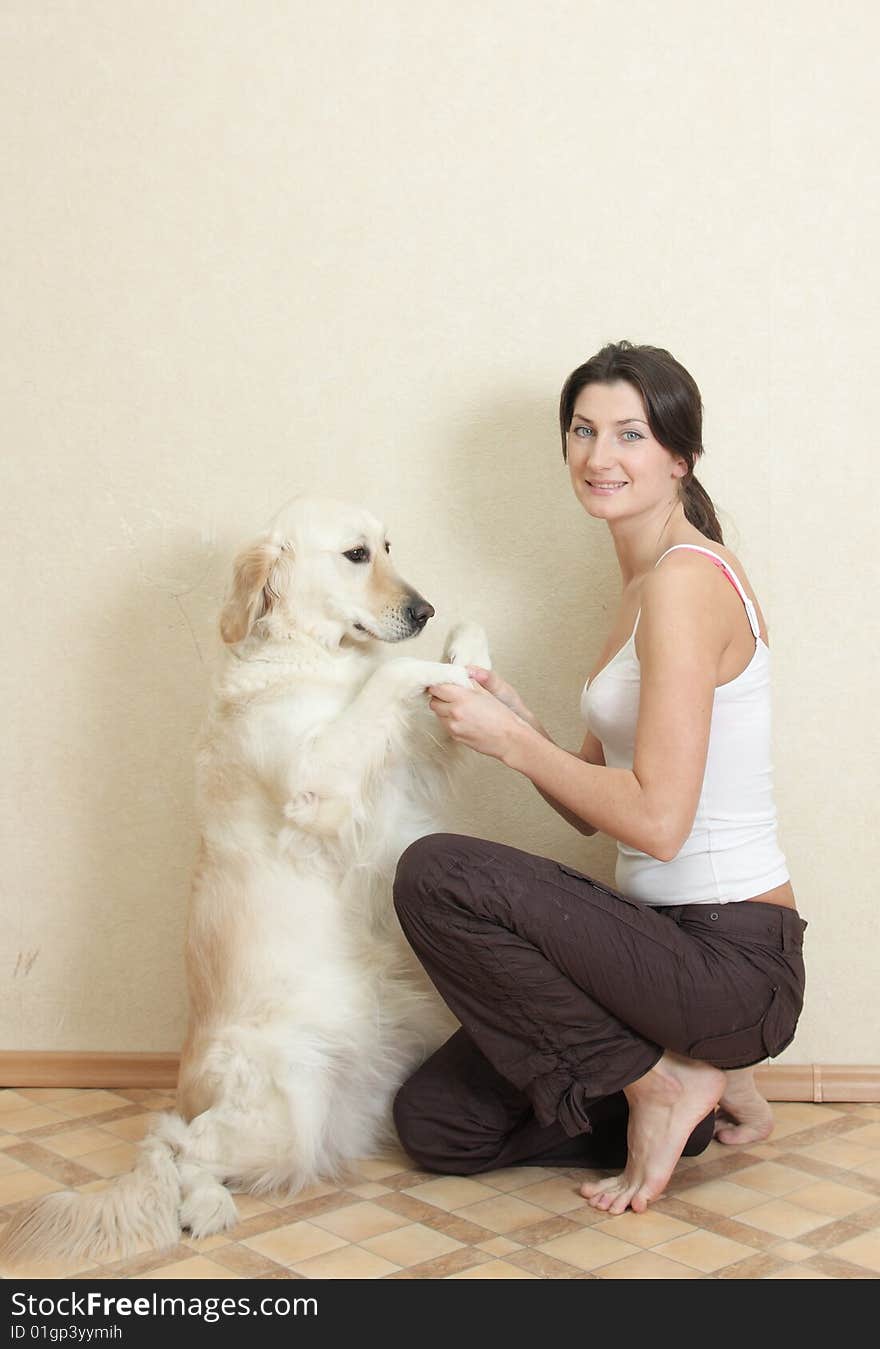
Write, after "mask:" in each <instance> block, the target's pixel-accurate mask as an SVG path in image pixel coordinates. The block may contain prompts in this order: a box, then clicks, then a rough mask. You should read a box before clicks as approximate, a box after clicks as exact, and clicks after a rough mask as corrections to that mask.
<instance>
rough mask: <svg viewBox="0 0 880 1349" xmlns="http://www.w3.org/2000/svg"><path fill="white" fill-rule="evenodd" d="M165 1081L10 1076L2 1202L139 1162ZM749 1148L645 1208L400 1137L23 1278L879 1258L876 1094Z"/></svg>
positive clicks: (684, 1166)
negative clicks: (614, 1209) (437, 1155)
mask: <svg viewBox="0 0 880 1349" xmlns="http://www.w3.org/2000/svg"><path fill="white" fill-rule="evenodd" d="M172 1103H173V1097H172V1096H171V1095H169V1094H168V1093H165V1092H161V1091H127V1090H126V1091H122V1090H120V1091H113V1092H109V1091H62V1090H30V1089H21V1090H17V1091H2V1092H0V1219H3V1220H5V1218H6V1217H8V1216H10V1215H11V1214H12V1213H13V1212H14V1210H15V1208H16V1206H17V1204H19V1203H20V1202H21V1201H23V1200H25V1199H29V1198H32V1197H34V1196H36V1195H41V1194H47V1193H49V1191H51V1190H58V1189H62V1188H64V1187H65V1186H73V1187H75V1188H77V1189H80V1190H88V1189H96V1188H98V1187H100V1186H103V1185H105V1184H107V1178H109V1177H112V1176H115V1175H117V1174H118V1173H120V1172H123V1171H127V1170H128V1169H129V1167H130V1165H131V1161H132V1156H133V1153H134V1144H135V1141H136V1140H137V1139H138V1138H140V1137H141V1135H142V1134H143V1131H144V1129H145V1127H146V1125H147V1123H148V1121H149V1118H150V1112H151V1111H153V1110H159V1109H165V1108H167V1107H168V1106H169V1105H171V1104H172ZM774 1113H775V1115H776V1129H775V1132H774V1134H773V1135H772V1137H771V1138H770V1139H769V1140H768V1141H767V1142H766V1143H761V1144H756V1145H755V1146H753V1147H751V1148H748V1149H737V1148H729V1147H724V1146H722V1145H721V1144H720V1143H712V1144H710V1146H709V1149H708V1150H707V1151H706V1152H705V1153H703V1155H702V1156H700V1157H693V1158H685V1159H684V1160H683V1161H682V1162H681V1163H680V1164H679V1167H678V1168H677V1170H676V1173H675V1175H674V1176H673V1179H672V1181H671V1183H670V1185H669V1188H668V1190H667V1192H666V1194H665V1196H664V1197H663V1198H662V1199H660V1200H658V1201H657V1202H656V1203H655V1204H653V1205H652V1207H651V1208H650V1210H649V1211H648V1212H647V1213H646V1214H633V1213H625V1214H623V1215H621V1216H620V1217H616V1218H608V1217H607V1216H605V1215H604V1214H602V1213H597V1212H596V1211H595V1210H593V1209H591V1208H590V1207H589V1206H588V1205H587V1204H586V1203H585V1202H584V1200H583V1199H581V1198H580V1196H579V1195H578V1193H577V1181H578V1180H582V1179H584V1178H585V1177H586V1176H587V1175H589V1174H594V1175H595V1174H599V1173H588V1172H584V1171H572V1170H566V1169H562V1168H537V1167H528V1168H523V1167H517V1168H513V1169H510V1170H507V1171H496V1172H494V1173H492V1174H490V1175H487V1176H485V1177H484V1178H481V1179H469V1178H463V1177H455V1176H448V1177H439V1176H436V1175H428V1174H426V1173H425V1172H421V1171H417V1170H415V1168H414V1167H413V1166H412V1164H411V1163H410V1162H409V1161H408V1159H407V1158H406V1156H405V1155H404V1154H403V1153H401V1152H396V1153H393V1154H389V1155H388V1156H386V1157H382V1158H370V1159H368V1160H364V1161H362V1162H359V1163H358V1164H357V1168H356V1174H353V1175H352V1177H351V1180H350V1181H349V1182H348V1183H347V1184H346V1185H345V1186H344V1187H337V1186H331V1185H317V1186H314V1187H313V1188H312V1189H310V1190H309V1191H308V1192H306V1193H302V1194H300V1195H298V1196H297V1197H296V1198H295V1199H294V1200H293V1201H289V1200H286V1199H283V1198H277V1199H275V1198H273V1199H272V1200H267V1199H264V1198H263V1199H254V1198H251V1197H250V1196H248V1195H240V1196H238V1198H237V1203H238V1207H239V1212H240V1214H241V1222H240V1223H239V1225H238V1226H237V1227H236V1228H234V1229H233V1230H232V1231H230V1232H226V1233H224V1234H223V1235H222V1236H219V1237H212V1238H209V1239H207V1240H204V1241H200V1242H194V1241H189V1240H184V1241H182V1242H181V1243H180V1244H179V1245H178V1246H176V1247H174V1248H173V1249H172V1250H165V1251H161V1252H156V1251H152V1250H146V1251H143V1252H141V1253H139V1254H137V1255H135V1256H134V1257H131V1258H129V1259H127V1260H124V1261H118V1262H115V1263H108V1264H102V1265H95V1264H88V1265H80V1266H79V1267H76V1268H74V1267H72V1266H70V1265H66V1266H65V1265H61V1264H59V1263H54V1264H52V1265H42V1266H40V1267H36V1266H27V1267H22V1268H19V1269H17V1270H15V1271H14V1272H11V1274H10V1276H11V1277H14V1278H23V1279H33V1278H67V1277H82V1278H91V1279H95V1278H100V1279H138V1278H148V1279H160V1278H161V1279H177V1278H195V1279H310V1278H318V1279H333V1278H345V1279H351V1278H358V1279H873V1278H877V1277H878V1275H880V1105H850V1104H833V1105H809V1104H800V1103H791V1102H789V1103H784V1104H777V1105H776V1106H774Z"/></svg>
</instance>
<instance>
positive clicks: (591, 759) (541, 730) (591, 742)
mask: <svg viewBox="0 0 880 1349" xmlns="http://www.w3.org/2000/svg"><path fill="white" fill-rule="evenodd" d="M468 673H469V674H470V676H471V678H472V679H474V680H475V681H476V682H477V683H478V684H479V685H480V686H481V687H482V688H484V689H486V690H487V691H488V692H489V693H491V694H492V695H493V697H495V698H498V699H499V701H500V702H502V703H504V706H505V707H509V708H510V709H511V711H512V712H515V713H516V715H517V716H518V717H519V718H520V720H522V721H524V722H526V723H527V725H529V726H531V727H532V729H533V730H535V731H537V732H538V734H539V735H542V736H543V737H544V739H545V740H549V741H550V743H551V744H555V743H556V742H555V740H554V739H553V737H552V735H551V734H550V732H549V731H548V730H546V728H545V727H544V726H542V725H541V723H540V722H539V720H538V718H537V717H536V716H535V714H534V712H532V711H531V710H530V709H529V708H528V707H526V705H525V703H524V702H523V700H522V698H521V697H520V695H519V694H518V693H517V691H516V689H515V688H514V687H513V685H512V684H508V683H507V681H506V680H504V679H502V678H501V676H500V675H499V674H498V673H497V671H495V670H485V669H483V668H482V667H481V666H474V665H469V666H468ZM565 752H566V753H568V752H569V751H565ZM572 757H573V758H578V759H583V760H584V762H585V763H592V764H604V763H605V754H604V751H603V749H602V743H601V741H599V740H597V739H596V737H595V736H594V735H590V734H589V733H588V734H587V735H586V737H585V738H584V743H583V744H582V745H581V747H580V750H579V752H578V753H577V754H576V755H572ZM534 785H535V788H536V790H537V791H538V792H539V794H540V795H541V796H543V798H544V800H545V801H546V802H547V805H548V806H552V808H553V809H554V810H555V811H556V813H557V815H561V816H562V818H563V819H564V820H565V821H566V823H567V824H570V825H571V826H572V828H573V829H576V830H577V831H578V833H579V834H583V835H584V836H585V837H587V838H588V837H589V836H590V835H591V834H595V833H596V829H595V828H594V826H593V825H591V824H588V823H587V821H586V820H582V819H580V817H579V816H577V815H574V814H573V813H572V812H571V811H570V810H567V809H566V808H565V806H563V805H560V803H559V802H558V801H557V800H556V798H555V797H553V796H550V795H549V793H548V792H545V791H542V790H541V788H540V787H538V786H537V784H534Z"/></svg>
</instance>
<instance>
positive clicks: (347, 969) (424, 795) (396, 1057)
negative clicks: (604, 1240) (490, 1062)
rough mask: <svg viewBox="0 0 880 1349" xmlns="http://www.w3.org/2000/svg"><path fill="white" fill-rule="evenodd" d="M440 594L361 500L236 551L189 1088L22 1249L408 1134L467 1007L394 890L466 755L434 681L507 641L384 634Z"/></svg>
mask: <svg viewBox="0 0 880 1349" xmlns="http://www.w3.org/2000/svg"><path fill="white" fill-rule="evenodd" d="M433 612H434V610H433V609H432V607H431V605H430V604H428V603H427V601H426V600H424V599H423V598H422V596H421V595H419V594H418V593H417V592H416V591H415V590H414V589H413V588H412V587H411V586H410V585H408V584H407V583H406V582H405V581H403V580H402V579H401V577H400V576H398V574H397V573H396V572H395V570H394V568H393V565H392V562H391V559H390V557H389V544H388V540H387V538H386V535H385V530H384V529H383V527H382V525H381V524H380V523H379V522H378V521H377V520H375V519H374V518H373V517H372V516H371V515H369V514H367V513H366V512H365V511H364V510H361V509H359V508H357V507H355V506H351V505H348V504H345V503H342V502H337V501H329V500H318V499H310V498H299V499H296V500H295V501H293V502H291V503H289V505H288V506H287V507H286V508H285V509H284V510H283V511H282V512H281V513H280V515H279V516H278V518H277V520H276V522H275V527H274V528H273V529H272V531H271V532H270V533H268V534H267V535H266V536H264V537H263V538H260V539H259V540H258V541H257V542H255V543H253V544H252V545H251V546H250V547H249V548H247V549H246V550H245V551H244V552H243V553H242V554H241V555H240V556H239V558H238V559H237V561H236V564H235V569H234V578H233V582H232V587H231V591H230V594H229V598H228V601H227V603H226V606H225V608H224V609H223V612H222V615H221V620H220V631H221V635H222V637H223V640H224V642H225V643H226V652H227V654H226V656H225V662H224V664H223V667H222V669H221V670H220V672H219V674H218V677H217V679H216V681H215V688H214V693H213V701H212V706H211V708H210V711H209V713H208V717H207V722H206V725H205V728H204V731H203V734H202V737H201V741H200V744H199V748H198V753H197V800H198V806H199V815H200V825H201V846H200V851H199V858H198V862H197V866H196V869H195V876H194V882H193V888H192V895H191V900H190V910H189V919H188V931H187V943H186V963H187V979H188V991H189V1004H190V1017H189V1026H188V1031H187V1036H186V1043H185V1045H184V1049H183V1054H182V1059H181V1066H180V1076H179V1081H178V1096H177V1102H176V1104H177V1109H176V1111H175V1112H173V1113H166V1114H163V1115H160V1116H159V1117H158V1118H157V1120H156V1122H155V1125H154V1127H153V1129H152V1131H151V1133H150V1134H149V1135H148V1136H147V1138H146V1139H145V1140H144V1141H143V1142H142V1143H141V1144H140V1147H139V1151H138V1157H137V1161H136V1165H135V1169H134V1170H133V1171H132V1172H130V1173H129V1174H128V1175H124V1176H121V1177H119V1178H118V1179H117V1180H115V1181H114V1182H113V1183H112V1184H111V1185H110V1186H109V1187H108V1188H107V1189H105V1190H103V1191H100V1192H97V1193H93V1194H79V1193H76V1192H61V1193H58V1194H50V1195H48V1196H46V1197H45V1198H43V1199H41V1200H38V1201H36V1202H35V1203H32V1204H29V1205H28V1206H26V1207H25V1208H24V1210H23V1211H19V1213H18V1214H17V1215H16V1217H14V1218H13V1219H12V1221H11V1222H10V1224H9V1226H8V1228H7V1231H6V1233H5V1234H4V1236H3V1240H2V1250H0V1258H2V1259H3V1260H5V1261H6V1262H7V1263H14V1261H15V1260H16V1259H29V1260H33V1259H39V1258H44V1257H48V1256H67V1257H76V1256H92V1257H96V1258H99V1259H100V1258H102V1257H103V1258H109V1257H114V1256H121V1255H124V1254H127V1253H128V1252H129V1251H130V1250H131V1249H132V1248H133V1247H134V1245H135V1244H136V1243H138V1242H147V1243H149V1244H150V1245H151V1246H154V1247H162V1246H165V1245H169V1244H173V1243H176V1242H177V1241H178V1239H179V1235H180V1232H181V1230H182V1229H187V1230H188V1231H189V1232H191V1233H192V1234H193V1235H194V1236H197V1237H206V1236H209V1235H211V1234H212V1233H217V1232H222V1231H224V1230H225V1229H227V1228H229V1227H231V1226H233V1225H234V1224H235V1223H236V1221H237V1212H236V1207H235V1203H234V1200H233V1198H232V1193H231V1191H235V1190H240V1191H249V1192H251V1193H259V1192H264V1191H270V1190H279V1189H281V1190H283V1191H286V1192H287V1193H288V1194H295V1193H296V1192H297V1191H298V1190H300V1189H301V1188H302V1187H303V1186H305V1185H308V1184H310V1183H312V1182H314V1181H315V1180H317V1179H318V1178H319V1177H320V1178H328V1177H335V1176H340V1175H342V1174H344V1171H345V1169H346V1164H347V1163H349V1162H350V1161H352V1160H353V1159H355V1158H358V1157H365V1156H369V1155H370V1154H371V1153H374V1152H375V1151H376V1150H377V1149H379V1148H381V1146H382V1145H383V1143H385V1142H386V1141H387V1140H389V1138H391V1137H393V1132H392V1131H393V1125H392V1124H391V1109H390V1107H391V1102H392V1100H393V1097H394V1094H395V1092H396V1090H397V1088H398V1087H399V1085H400V1084H401V1082H402V1081H403V1079H404V1078H405V1077H406V1076H407V1075H408V1074H409V1073H410V1072H411V1071H412V1070H413V1069H414V1068H415V1067H417V1066H418V1064H419V1063H420V1062H422V1061H423V1060H424V1058H425V1057H426V1056H427V1055H428V1054H429V1053H431V1052H432V1051H433V1050H434V1049H435V1048H436V1047H437V1046H438V1045H439V1044H441V1043H442V1041H443V1040H444V1039H445V1038H446V1037H447V1036H448V1035H449V1034H451V1033H452V1031H453V1030H454V1029H455V1027H456V1023H455V1021H454V1020H453V1018H452V1017H451V1014H450V1013H449V1012H448V1011H447V1010H446V1008H445V1007H444V1006H443V1004H442V1003H441V1001H440V999H439V997H438V996H437V994H436V993H435V992H434V990H433V988H432V987H431V985H430V984H429V982H428V980H427V978H426V976H425V975H424V973H423V971H422V969H421V967H420V966H419V964H418V962H417V961H416V959H415V957H414V956H413V955H412V954H411V952H410V949H409V946H408V945H407V943H406V940H405V939H404V937H403V935H402V933H401V932H400V929H399V926H398V923H397V918H396V915H395V913H394V910H393V907H392V903H391V885H392V878H393V875H394V870H395V866H396V863H397V859H398V857H399V856H400V854H401V853H402V851H403V850H404V848H406V847H407V845H408V844H409V843H411V842H412V841H413V840H414V839H416V838H418V837H420V836H422V835H423V834H426V833H430V832H432V831H434V830H435V829H437V828H439V827H440V825H439V823H438V820H437V818H436V814H437V808H438V805H439V804H440V802H441V801H442V799H443V796H444V793H445V791H446V789H447V788H448V782H449V779H448V771H449V769H450V767H451V765H452V763H453V760H454V758H455V754H454V746H453V745H452V742H451V741H450V740H449V739H448V737H446V736H445V735H444V732H443V731H442V729H441V728H440V725H439V723H438V721H437V719H436V718H435V717H434V716H433V714H432V713H431V711H430V708H429V707H428V705H427V698H426V696H425V689H426V688H427V686H428V685H430V684H436V683H444V682H453V683H459V684H464V685H468V684H469V679H468V675H467V671H466V669H465V668H464V667H465V666H466V665H467V664H479V665H483V666H487V665H488V663H489V655H488V651H487V648H486V639H485V635H484V633H483V631H482V629H481V628H478V627H476V626H474V625H470V624H465V625H461V626H459V627H458V628H457V629H455V630H454V631H453V633H452V634H450V637H449V638H448V640H447V644H446V650H445V655H444V661H442V662H440V661H430V660H421V659H418V658H415V657H412V656H399V657H389V656H387V655H386V657H385V658H384V659H383V658H380V654H379V653H380V651H381V650H382V646H383V644H385V643H394V642H400V641H402V640H404V639H405V638H408V637H412V636H414V635H415V634H416V633H418V632H420V631H421V629H422V628H423V627H424V625H425V623H426V622H427V621H428V619H429V618H430V617H431V615H432V614H433Z"/></svg>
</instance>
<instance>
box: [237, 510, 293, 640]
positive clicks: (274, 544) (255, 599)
mask: <svg viewBox="0 0 880 1349" xmlns="http://www.w3.org/2000/svg"><path fill="white" fill-rule="evenodd" d="M288 551H289V549H288V548H287V546H286V545H285V543H284V541H283V539H281V538H280V536H277V535H273V536H272V537H271V538H268V539H261V540H260V541H259V542H258V543H254V544H251V546H250V547H249V548H246V549H245V550H244V552H242V553H239V555H238V557H237V558H236V559H235V567H234V570H233V577H232V589H231V591H230V594H229V598H228V599H227V601H226V604H225V605H224V607H223V612H222V613H221V615H220V636H221V637H222V638H223V640H224V642H225V643H226V644H227V646H234V645H235V643H236V642H241V641H244V639H245V637H247V635H248V633H249V632H250V631H251V629H252V627H253V626H254V624H255V623H256V621H257V619H259V618H265V616H266V614H268V613H271V611H272V609H273V607H274V605H275V604H276V602H277V600H278V589H277V588H276V587H277V582H278V580H279V579H280V578H279V577H278V573H277V567H278V563H279V560H280V558H281V555H282V554H283V553H286V552H288Z"/></svg>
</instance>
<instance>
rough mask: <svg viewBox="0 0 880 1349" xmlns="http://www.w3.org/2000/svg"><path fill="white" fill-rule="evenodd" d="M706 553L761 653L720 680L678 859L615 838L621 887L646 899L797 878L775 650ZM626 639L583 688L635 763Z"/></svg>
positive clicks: (616, 761) (633, 695) (623, 764)
mask: <svg viewBox="0 0 880 1349" xmlns="http://www.w3.org/2000/svg"><path fill="white" fill-rule="evenodd" d="M676 548H689V549H693V550H694V551H695V552H698V553H706V554H707V555H708V556H709V557H710V558H712V559H713V561H714V562H715V565H716V566H719V567H721V568H723V570H724V573H725V575H726V576H727V577H728V578H729V579H730V581H731V582H732V583H733V585H734V586H735V587H736V589H737V591H738V593H739V595H740V598H741V599H742V602H743V604H744V605H745V609H746V614H747V615H748V619H749V624H750V626H751V629H752V635H753V636H754V638H755V654H754V655H753V656H752V659H751V660H750V661H749V664H748V665H747V666H746V668H745V669H744V670H743V672H742V674H739V675H737V677H736V679H731V680H730V681H729V682H728V683H726V684H721V685H719V686H718V687H717V688H716V689H715V699H714V702H713V704H712V722H711V727H710V731H709V748H708V753H707V755H706V771H705V774H704V776H703V786H702V790H701V792H700V800H699V803H698V805H697V813H696V816H695V818H694V826H693V829H692V830H691V833H690V836H689V838H688V839H687V840H686V842H685V843H684V844H683V845H682V847H681V849H680V850H679V852H678V853H677V855H676V856H675V857H674V858H673V859H672V861H671V862H658V861H657V859H656V858H655V857H651V856H649V854H648V853H643V852H639V851H638V849H637V848H630V847H628V846H627V845H626V844H625V843H618V845H617V871H616V878H615V883H616V885H617V888H618V890H620V892H621V894H624V895H627V896H629V897H630V898H632V899H639V900H642V901H643V902H644V903H646V904H657V905H663V904H724V903H728V902H729V901H732V900H740V899H751V898H753V897H754V896H755V895H760V894H763V892H764V891H765V890H771V889H772V888H773V887H774V886H776V885H782V884H783V882H784V881H787V880H788V878H789V875H788V868H787V866H786V862H785V857H784V855H783V853H782V851H781V850H780V847H779V843H778V841H777V837H776V806H775V804H774V799H773V774H772V768H771V763H770V651H769V649H768V647H767V645H766V643H765V642H764V641H763V640H762V638H761V629H760V624H759V623H758V615H757V613H756V612H755V606H754V605H753V604H752V601H751V600H750V599H749V597H748V595H746V593H745V591H744V590H743V588H742V585H741V584H740V581H739V578H738V576H737V575H736V573H735V572H734V571H733V570H732V568H731V567H730V566H729V565H728V563H726V562H725V561H724V559H723V558H721V557H719V556H718V554H717V553H713V552H712V550H711V549H709V548H701V547H699V546H698V545H697V544H692V543H677V544H675V545H674V546H673V547H672V548H667V550H666V552H665V553H664V554H663V556H662V557H660V558H658V559H657V563H656V564H655V565H659V563H660V562H662V561H663V558H664V557H666V556H667V554H668V553H672V552H674V551H675V549H676ZM640 616H641V610H639V614H638V615H637V616H636V622H635V627H634V628H633V630H632V634H631V635H630V638H629V641H628V642H627V643H626V644H625V645H624V646H623V647H621V649H620V650H619V651H618V653H617V655H616V656H614V657H613V658H612V659H611V660H610V661H609V662H608V664H607V665H606V666H604V667H603V669H601V670H600V671H599V673H598V674H597V675H596V676H595V678H594V679H592V680H587V683H586V684H585V685H584V691H583V694H582V695H581V711H582V713H583V716H584V719H585V721H586V723H587V728H588V730H589V731H590V732H591V733H592V734H593V735H595V736H596V738H597V739H598V740H600V741H601V743H602V748H603V750H604V752H605V763H606V764H607V765H608V767H609V768H627V769H630V770H632V766H633V751H634V748H635V739H636V723H637V721H638V715H639V689H640V684H641V670H640V667H639V659H638V656H637V655H636V647H635V637H636V629H637V628H638V625H639V617H640Z"/></svg>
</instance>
